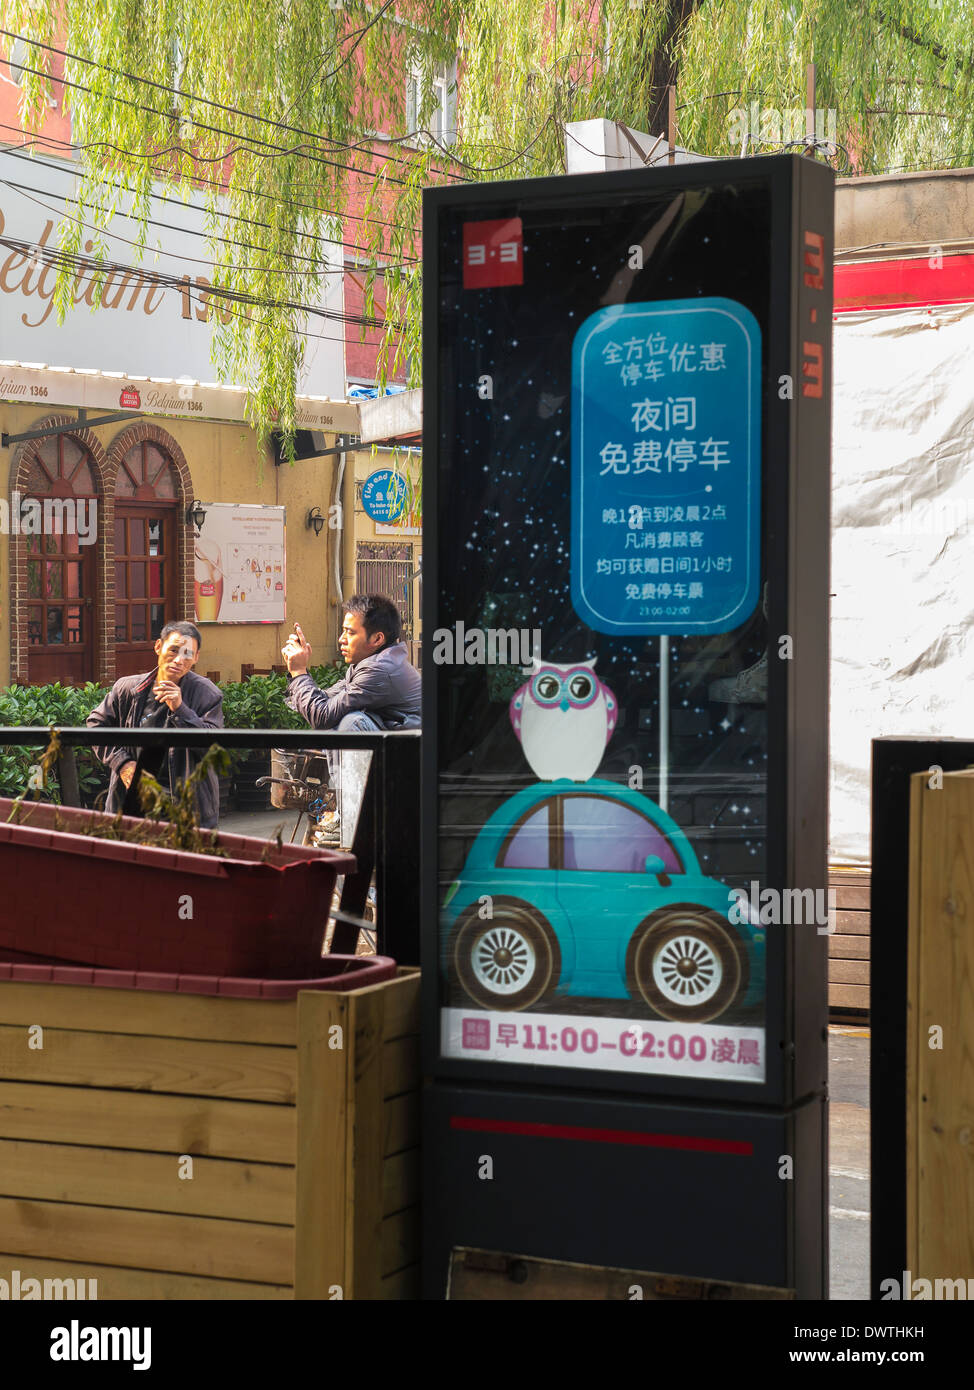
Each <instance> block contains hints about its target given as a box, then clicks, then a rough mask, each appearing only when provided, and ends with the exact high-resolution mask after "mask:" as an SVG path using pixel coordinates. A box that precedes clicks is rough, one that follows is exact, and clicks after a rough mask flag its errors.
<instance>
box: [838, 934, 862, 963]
mask: <svg viewBox="0 0 974 1390" xmlns="http://www.w3.org/2000/svg"><path fill="white" fill-rule="evenodd" d="M869 944H870V943H869V937H868V936H840V935H839V933H838V932H836V933H835V935H834V936H830V937H829V955H830V956H831V957H832V959H838V960H868V959H869Z"/></svg>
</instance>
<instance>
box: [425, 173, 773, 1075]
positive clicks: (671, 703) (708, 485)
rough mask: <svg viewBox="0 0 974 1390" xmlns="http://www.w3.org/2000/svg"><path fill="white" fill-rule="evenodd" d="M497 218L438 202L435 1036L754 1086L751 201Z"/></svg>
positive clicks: (656, 195) (760, 742) (762, 818)
mask: <svg viewBox="0 0 974 1390" xmlns="http://www.w3.org/2000/svg"><path fill="white" fill-rule="evenodd" d="M508 207H510V205H508ZM505 211H506V209H505V206H504V205H503V204H502V203H500V202H498V204H497V206H496V208H495V207H494V206H492V205H490V204H487V203H482V204H480V205H478V207H477V208H476V209H475V210H471V209H469V208H466V209H465V208H463V207H460V206H456V207H449V206H444V207H443V208H442V209H440V210H439V212H438V214H437V219H436V221H437V258H438V267H439V279H438V283H437V286H436V297H437V302H438V305H439V306H442V307H441V309H440V315H441V316H440V322H439V341H438V345H437V359H436V370H437V401H438V413H437V420H436V429H437V432H438V438H439V440H440V441H442V443H441V445H440V448H439V451H438V460H437V463H438V467H437V475H436V493H437V528H436V533H437V535H438V537H439V540H438V555H437V564H438V571H437V573H438V600H437V618H438V621H437V625H436V631H435V632H433V633H432V634H431V637H432V647H431V651H430V660H431V662H432V663H433V669H432V670H430V671H429V672H428V673H427V679H434V680H435V681H436V683H437V687H436V688H437V714H438V727H437V730H436V738H437V747H438V808H439V809H438V864H437V882H438V885H439V908H438V912H439V949H440V982H441V992H440V1003H441V1007H440V1013H439V1019H440V1026H439V1048H440V1054H441V1056H443V1057H444V1058H457V1059H464V1060H466V1061H472V1062H476V1061H484V1062H492V1063H497V1062H506V1063H512V1064H519V1065H521V1066H524V1065H529V1066H530V1065H533V1066H539V1065H544V1066H548V1067H551V1066H557V1067H559V1068H564V1067H570V1068H575V1069H577V1070H579V1071H580V1072H588V1073H590V1074H591V1073H592V1072H596V1071H599V1072H615V1073H623V1074H625V1075H626V1076H629V1077H635V1076H641V1077H644V1078H645V1077H650V1076H660V1077H664V1076H665V1077H683V1078H687V1079H688V1081H690V1080H691V1079H692V1080H695V1079H700V1080H702V1081H707V1082H713V1081H728V1082H732V1083H740V1085H742V1086H744V1087H746V1086H748V1085H749V1084H761V1083H764V1082H765V1080H766V1076H767V1058H766V1025H767V1017H766V1003H767V1001H766V994H765V951H766V937H767V933H768V931H769V930H773V927H772V926H771V925H770V922H771V919H770V918H769V917H768V916H764V917H762V913H761V907H762V900H761V888H762V881H763V880H764V878H765V874H766V868H767V828H768V827H767V819H768V817H767V789H768V766H767V764H768V719H767V708H766V707H767V675H768V673H767V660H768V657H767V641H768V627H767V574H768V569H767V561H766V551H767V537H766V535H765V534H764V532H765V529H766V526H767V521H766V517H767V506H766V489H767V479H766V477H765V470H764V468H763V466H762V438H763V428H762V416H763V409H764V393H763V382H764V380H765V373H766V372H767V363H766V361H765V356H766V352H767V343H766V336H765V332H764V327H763V326H764V325H766V324H767V322H768V313H769V283H768V277H767V273H766V267H767V261H768V248H769V246H770V237H771V212H770V197H769V193H768V190H767V188H766V187H762V186H761V185H760V184H759V183H757V182H754V183H750V184H742V185H741V186H740V187H729V186H727V185H726V184H724V185H723V186H720V185H715V187H713V188H706V187H703V188H700V189H698V190H696V191H695V193H694V194H693V196H692V198H690V197H689V196H687V195H682V194H681V195H679V196H678V197H676V198H675V199H674V198H673V197H672V196H671V195H669V194H666V193H664V192H661V191H658V192H653V193H648V192H645V191H643V192H633V194H632V195H631V196H629V197H627V198H617V199H614V200H612V201H609V202H602V201H600V200H599V199H597V198H594V197H589V198H584V199H579V200H578V202H577V203H573V204H572V208H571V212H570V214H566V212H565V210H564V209H560V210H559V215H558V216H552V214H551V211H550V209H548V208H547V207H546V206H545V204H544V203H543V201H539V202H538V203H537V204H532V203H531V201H530V200H529V199H524V200H520V201H519V202H518V205H517V207H516V212H517V216H514V215H513V211H514V209H513V208H512V209H511V215H507V216H505V215H503V214H504V212H505ZM761 248H764V249H763V250H762V249H761ZM453 306H455V307H453ZM458 384H460V385H458ZM461 388H462V389H461ZM688 1089H689V1088H688Z"/></svg>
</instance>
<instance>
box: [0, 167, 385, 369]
mask: <svg viewBox="0 0 974 1390" xmlns="http://www.w3.org/2000/svg"><path fill="white" fill-rule="evenodd" d="M2 182H4V181H3V180H0V183H2ZM25 196H26V195H25ZM31 201H34V200H33V199H31ZM69 220H70V221H74V222H77V221H79V219H78V218H69ZM81 225H84V224H83V223H82V224H81ZM0 245H4V246H7V247H9V248H10V249H11V250H14V251H19V252H21V253H22V254H24V255H25V260H33V261H41V262H42V263H44V264H46V265H49V266H51V267H53V268H54V269H58V270H60V269H67V270H72V271H74V272H75V278H76V280H77V279H78V277H79V276H80V275H82V274H90V275H92V276H96V277H99V278H100V277H102V276H103V275H104V276H106V278H114V276H115V275H116V274H117V273H118V272H120V271H121V272H123V273H124V274H128V275H130V276H131V275H134V276H135V277H136V278H140V279H142V280H144V281H146V283H148V284H154V285H159V286H160V287H162V288H163V289H175V290H178V291H179V292H180V293H183V292H185V291H186V288H187V284H188V283H189V282H188V277H186V276H182V275H170V274H168V273H167V272H165V271H159V270H153V269H151V268H149V267H147V266H135V265H128V264H126V263H124V262H120V261H107V260H105V261H102V260H96V259H88V258H87V257H86V256H84V255H81V254H79V253H77V252H72V251H64V250H62V249H61V248H59V247H54V246H38V245H37V244H36V242H29V241H23V240H21V239H20V238H17V237H5V236H0ZM193 288H196V289H199V290H201V291H202V292H203V293H205V294H207V295H209V297H210V298H211V299H227V300H230V301H231V302H233V303H240V304H253V305H256V306H262V307H264V308H269V309H286V310H288V311H290V312H292V313H298V314H308V315H310V316H311V317H314V318H320V319H327V320H330V321H333V322H337V323H343V324H348V325H352V326H355V327H360V328H372V329H376V330H379V329H382V328H385V327H386V326H387V325H388V322H389V321H388V320H387V319H378V318H374V317H371V316H369V315H363V314H348V313H346V312H345V311H344V310H335V309H325V308H322V307H320V306H318V305H313V304H301V303H297V302H295V301H294V300H288V299H267V298H263V297H261V296H258V295H253V294H250V293H248V292H247V291H245V290H235V289H231V288H229V286H225V285H211V286H207V287H205V288H204V287H199V286H192V285H191V284H190V291H192V289H193ZM393 326H394V328H395V329H396V330H397V331H398V330H399V329H400V328H401V325H398V324H396V325H393ZM336 341H337V340H336Z"/></svg>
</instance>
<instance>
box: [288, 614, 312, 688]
mask: <svg viewBox="0 0 974 1390" xmlns="http://www.w3.org/2000/svg"><path fill="white" fill-rule="evenodd" d="M281 656H283V658H284V660H285V662H286V663H287V669H288V671H289V672H290V674H291V675H292V676H303V675H304V673H305V671H307V669H308V666H309V664H310V662H311V644H310V643H309V642H308V641H307V640H306V639H305V635H304V633H303V632H302V631H301V629H300V627H299V626H298V624H297V623H295V624H294V631H293V632H292V633H291V635H290V637H289V638H288V639H287V642H286V643H285V644H284V646H283V647H282V648H281Z"/></svg>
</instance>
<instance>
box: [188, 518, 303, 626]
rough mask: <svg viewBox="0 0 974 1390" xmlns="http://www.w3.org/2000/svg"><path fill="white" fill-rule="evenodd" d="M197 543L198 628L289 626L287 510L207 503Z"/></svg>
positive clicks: (196, 598) (195, 566) (196, 589)
mask: <svg viewBox="0 0 974 1390" xmlns="http://www.w3.org/2000/svg"><path fill="white" fill-rule="evenodd" d="M205 510H206V520H205V521H204V522H203V526H202V528H201V530H200V533H199V535H198V536H197V538H196V548H195V557H194V596H195V603H196V621H197V622H198V623H283V622H284V621H285V617H286V615H285V595H286V586H287V580H286V566H285V560H284V521H285V515H284V513H285V509H284V507H262V506H241V505H238V504H237V503H235V502H213V503H208V504H206V507H205Z"/></svg>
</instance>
